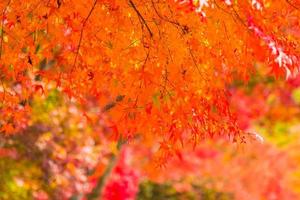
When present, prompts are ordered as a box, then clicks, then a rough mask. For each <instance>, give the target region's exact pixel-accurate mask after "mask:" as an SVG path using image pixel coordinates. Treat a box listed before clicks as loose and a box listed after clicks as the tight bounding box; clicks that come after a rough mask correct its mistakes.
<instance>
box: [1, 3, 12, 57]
mask: <svg viewBox="0 0 300 200" xmlns="http://www.w3.org/2000/svg"><path fill="white" fill-rule="evenodd" d="M10 2H11V0H9V1H8V2H7V4H6V6H5V8H4V9H3V12H2V22H1V42H0V60H1V57H2V48H3V36H4V15H5V12H6V10H7V8H8V6H9V4H10Z"/></svg>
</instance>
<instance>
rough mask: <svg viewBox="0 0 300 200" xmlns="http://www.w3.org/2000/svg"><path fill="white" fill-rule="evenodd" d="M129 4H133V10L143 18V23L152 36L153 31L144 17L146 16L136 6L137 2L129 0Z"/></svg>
mask: <svg viewBox="0 0 300 200" xmlns="http://www.w3.org/2000/svg"><path fill="white" fill-rule="evenodd" d="M129 4H130V5H131V7H132V8H133V10H134V11H135V12H136V14H137V15H138V17H139V18H140V19H141V20H142V22H143V24H144V25H145V26H146V28H147V30H148V32H149V34H150V37H153V33H152V31H151V29H150V28H149V26H148V24H147V22H146V20H145V19H144V17H143V16H142V15H141V13H140V11H139V10H138V9H137V8H136V6H135V4H134V3H133V1H132V0H129Z"/></svg>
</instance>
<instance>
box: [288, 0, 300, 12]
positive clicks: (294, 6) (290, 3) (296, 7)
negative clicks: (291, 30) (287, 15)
mask: <svg viewBox="0 0 300 200" xmlns="http://www.w3.org/2000/svg"><path fill="white" fill-rule="evenodd" d="M285 1H286V2H287V3H288V4H289V5H290V6H292V7H293V8H295V9H297V10H300V7H298V6H296V5H295V4H293V3H292V2H291V1H290V0H285Z"/></svg>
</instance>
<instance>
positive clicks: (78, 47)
mask: <svg viewBox="0 0 300 200" xmlns="http://www.w3.org/2000/svg"><path fill="white" fill-rule="evenodd" d="M96 4H97V0H94V4H93V6H92V8H91V10H90V12H89V14H88V15H87V17H86V18H85V19H84V21H83V23H82V28H81V31H80V37H79V41H78V45H77V50H76V55H75V59H74V63H73V67H72V71H73V70H74V68H75V65H76V61H77V58H78V54H79V49H80V47H81V42H82V38H83V31H84V27H85V25H86V23H87V21H88V20H89V18H90V16H91V15H92V13H93V11H94V9H95V7H96Z"/></svg>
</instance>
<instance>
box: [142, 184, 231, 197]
mask: <svg viewBox="0 0 300 200" xmlns="http://www.w3.org/2000/svg"><path fill="white" fill-rule="evenodd" d="M200 199H201V200H233V199H234V197H233V195H231V194H229V193H224V192H219V191H216V190H214V189H208V188H205V187H201V186H194V188H193V190H192V191H187V192H178V191H177V190H176V189H175V188H174V187H173V186H172V184H169V183H164V184H158V183H154V182H150V181H145V182H143V183H141V184H140V187H139V193H138V196H137V200H200Z"/></svg>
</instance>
